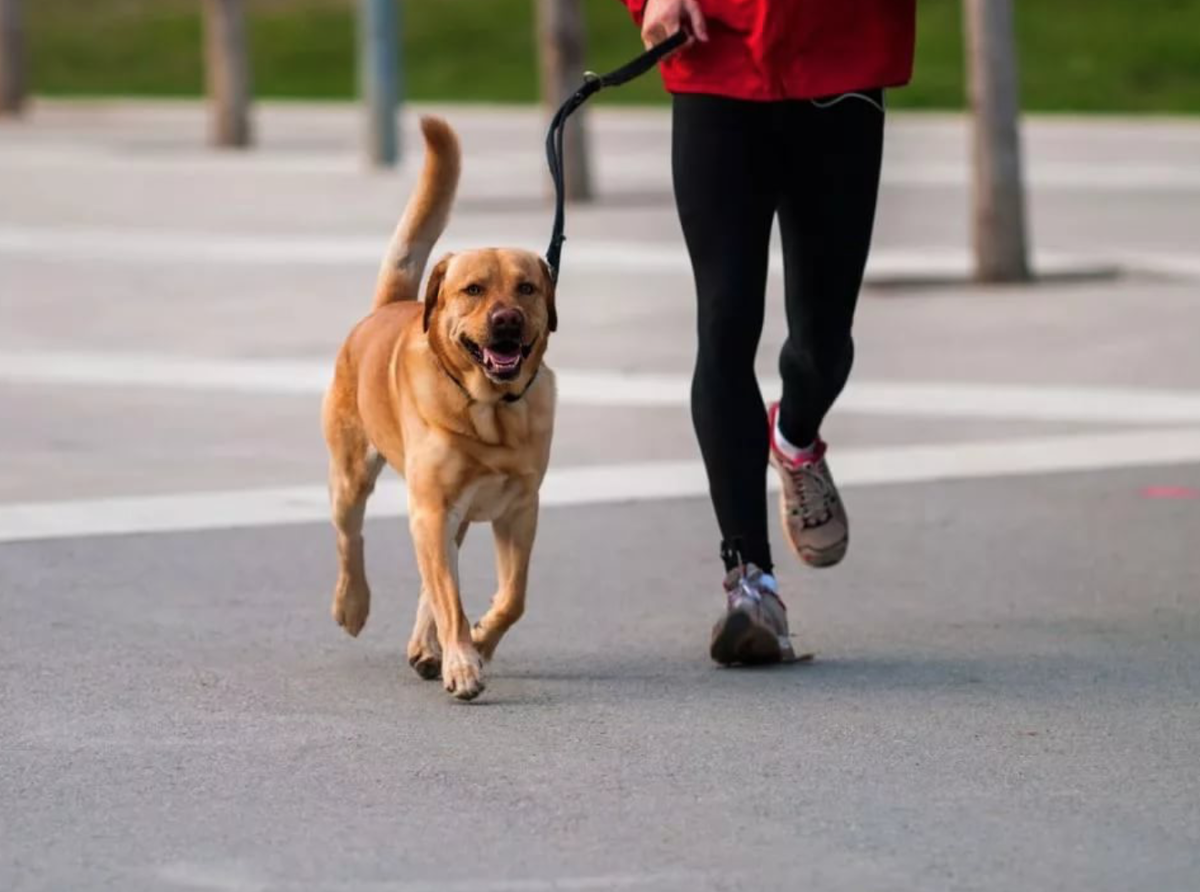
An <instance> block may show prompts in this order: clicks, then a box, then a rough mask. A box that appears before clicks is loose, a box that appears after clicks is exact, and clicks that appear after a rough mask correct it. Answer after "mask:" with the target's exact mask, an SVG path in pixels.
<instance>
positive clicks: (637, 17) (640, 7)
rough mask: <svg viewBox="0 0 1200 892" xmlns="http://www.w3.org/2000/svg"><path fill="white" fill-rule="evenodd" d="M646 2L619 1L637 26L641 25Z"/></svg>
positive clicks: (644, 0)
mask: <svg viewBox="0 0 1200 892" xmlns="http://www.w3.org/2000/svg"><path fill="white" fill-rule="evenodd" d="M646 2H647V0H621V3H623V4H624V5H625V6H626V8H627V9H628V10H629V14H630V15H631V16H633V20H634V21H635V22H637V24H638V25H639V26H640V25H641V24H642V16H644V15H645V14H646Z"/></svg>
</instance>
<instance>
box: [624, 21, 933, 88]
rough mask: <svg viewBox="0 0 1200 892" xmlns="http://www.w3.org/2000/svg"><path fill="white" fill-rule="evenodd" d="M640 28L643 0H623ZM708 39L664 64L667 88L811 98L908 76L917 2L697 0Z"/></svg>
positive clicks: (904, 79)
mask: <svg viewBox="0 0 1200 892" xmlns="http://www.w3.org/2000/svg"><path fill="white" fill-rule="evenodd" d="M622 2H624V3H625V5H626V6H628V7H629V11H630V12H631V13H632V14H633V18H634V21H636V22H637V23H638V25H639V26H640V25H641V22H642V12H643V10H644V8H645V6H646V0H622ZM700 9H701V10H702V11H703V12H704V17H705V20H706V21H707V22H708V42H707V43H694V44H692V46H690V47H688V48H687V49H686V50H683V51H682V52H679V53H676V54H675V55H674V56H672V57H671V58H670V59H667V60H666V61H665V62H663V63H662V65H661V68H662V76H663V82H664V83H665V84H666V87H667V90H669V91H670V92H672V93H711V94H715V95H717V96H732V97H734V98H736V99H754V100H774V99H811V98H813V97H816V96H830V95H832V94H835V93H845V92H848V91H850V90H865V89H869V88H871V87H895V86H899V85H901V84H906V83H908V81H909V78H911V77H912V65H913V48H914V44H915V40H916V38H915V29H916V0H700Z"/></svg>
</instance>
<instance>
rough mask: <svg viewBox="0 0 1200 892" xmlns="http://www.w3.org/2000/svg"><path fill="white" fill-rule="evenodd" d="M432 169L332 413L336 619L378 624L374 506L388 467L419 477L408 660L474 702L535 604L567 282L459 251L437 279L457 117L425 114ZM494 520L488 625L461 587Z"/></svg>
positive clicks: (412, 517)
mask: <svg viewBox="0 0 1200 892" xmlns="http://www.w3.org/2000/svg"><path fill="white" fill-rule="evenodd" d="M421 129H422V131H423V132H424V135H425V162H424V166H423V169H422V171H421V177H420V182H419V184H418V185H417V188H416V191H415V192H414V193H413V195H412V197H411V198H410V199H409V202H408V206H407V207H406V208H405V210H404V215H403V216H402V218H401V219H400V223H399V225H398V226H397V227H396V232H395V234H394V235H393V237H392V242H391V244H390V246H389V247H388V250H387V255H386V256H385V258H384V261H383V266H382V268H381V269H380V273H379V282H378V285H377V288H376V292H375V301H374V307H373V309H372V312H371V314H370V315H369V316H367V317H366V318H365V319H363V320H362V321H361V322H360V323H359V324H358V325H357V326H356V327H355V328H354V329H353V331H351V332H350V335H349V337H348V338H347V339H346V341H345V343H344V344H343V346H342V349H341V352H340V353H339V354H338V358H337V365H336V368H335V371H334V378H333V383H332V385H331V386H330V388H329V391H328V393H327V394H326V397H325V404H324V412H323V416H324V417H323V420H324V428H325V439H326V442H327V443H328V445H329V454H330V465H329V489H330V498H331V501H332V505H333V525H334V527H335V529H336V531H337V547H338V558H339V564H340V566H339V573H338V581H337V586H336V588H335V589H334V593H333V617H334V619H336V620H337V622H338V623H339V624H340V625H341V626H342V627H343V628H344V629H345V630H346V631H347V632H349V633H350V634H351V635H357V634H358V633H359V632H360V631H361V630H362V628H363V625H364V624H365V623H366V621H367V612H368V609H369V607H370V600H371V593H370V589H369V588H368V586H367V578H366V573H365V568H364V564H363V537H362V528H363V514H364V511H365V508H366V502H367V497H368V496H369V495H370V494H371V490H372V489H373V488H374V485H375V478H376V477H377V476H378V475H379V472H380V470H381V469H382V468H383V464H384V462H387V463H388V464H390V465H391V466H392V467H393V468H395V469H396V470H397V471H398V472H399V473H400V474H401V475H402V476H403V477H404V479H405V480H406V481H407V485H408V516H409V527H410V529H411V531H412V538H413V544H414V546H415V549H416V556H417V564H418V567H419V569H420V573H421V596H420V602H419V603H418V605H417V618H416V624H415V625H414V626H413V630H412V638H411V639H410V641H409V644H408V661H409V663H410V665H412V667H413V668H414V669H415V670H416V671H417V673H418V674H419V675H420V676H422V677H423V678H437V677H438V675H439V673H440V674H441V677H442V681H443V683H444V684H445V687H446V690H447V691H449V692H450V693H452V694H453V695H454V696H456V697H458V698H460V699H463V700H471V699H474V698H475V697H477V696H478V695H479V694H480V692H482V691H483V687H484V683H483V662H484V660H487V659H490V658H491V656H492V654H493V652H494V651H495V649H496V645H497V644H498V643H499V641H500V638H501V637H502V636H503V635H504V633H505V632H506V631H507V630H508V628H509V627H510V626H512V624H513V623H515V622H516V621H517V620H518V619H519V618H520V616H521V613H522V611H523V610H524V609H525V587H526V582H527V580H528V575H529V556H530V552H531V550H532V548H533V539H534V534H535V531H536V529H537V515H538V487H539V486H540V485H541V482H542V477H543V476H544V475H545V473H546V464H547V461H548V459H549V455H550V437H551V433H552V429H553V423H554V376H553V374H552V373H551V371H550V369H549V368H547V367H546V366H545V365H543V364H542V356H543V354H544V353H545V350H546V341H547V339H548V338H549V336H550V332H552V331H554V329H555V325H556V317H555V310H554V282H553V280H552V279H551V276H550V271H549V269H548V267H547V266H546V264H545V262H544V261H542V260H541V259H540V258H539V257H537V256H536V255H535V254H532V253H530V252H528V251H518V250H509V249H500V248H487V249H483V250H477V251H468V252H464V253H461V254H452V255H447V256H446V257H443V258H442V259H441V260H439V261H438V263H437V264H436V265H435V266H434V268H433V271H432V272H431V273H430V276H429V282H428V283H427V284H426V286H425V300H424V303H419V302H418V301H417V294H418V289H419V285H420V281H421V275H422V273H423V271H424V269H425V264H426V261H427V260H428V259H429V253H430V251H431V249H432V248H433V245H434V243H435V242H436V241H437V239H438V237H439V236H440V235H441V234H442V231H443V230H444V229H445V226H446V221H447V218H448V217H449V214H450V206H451V204H452V203H453V201H454V193H455V190H456V188H457V186H458V177H459V169H460V166H461V151H460V149H459V144H458V138H457V136H456V135H455V133H454V131H453V130H452V129H451V128H450V126H449V125H448V124H447V123H446V122H445V121H442V120H440V119H438V118H432V117H426V118H423V119H422V120H421ZM485 521H488V522H491V524H492V531H493V534H494V536H495V546H496V566H497V573H498V576H499V589H498V591H497V592H496V595H495V597H494V599H493V601H492V604H491V608H490V609H489V610H488V611H487V612H486V613H485V614H484V615H483V617H482V618H481V619H480V620H479V622H477V623H476V624H475V625H474V627H472V626H471V625H470V623H469V622H468V620H467V617H466V615H465V614H464V612H463V606H462V600H461V598H460V596H459V588H458V549H459V547H460V546H461V545H462V541H463V537H464V536H465V535H466V532H467V527H468V526H469V525H470V524H472V523H476V522H485Z"/></svg>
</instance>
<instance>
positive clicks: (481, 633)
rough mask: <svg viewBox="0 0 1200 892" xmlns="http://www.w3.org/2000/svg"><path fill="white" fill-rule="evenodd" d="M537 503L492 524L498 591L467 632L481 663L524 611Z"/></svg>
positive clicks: (534, 500) (525, 506)
mask: <svg viewBox="0 0 1200 892" xmlns="http://www.w3.org/2000/svg"><path fill="white" fill-rule="evenodd" d="M537 517H538V503H537V496H536V495H535V496H534V497H533V499H532V501H530V502H526V503H523V504H521V505H518V506H516V507H514V508H513V509H512V510H511V511H509V512H508V513H507V514H505V515H504V516H503V517H500V518H497V519H496V521H495V522H494V523H493V524H492V531H493V533H494V536H495V540H496V576H497V577H498V580H499V588H498V589H497V591H496V596H495V597H494V598H493V599H492V606H491V608H490V609H489V610H488V612H487V613H485V614H484V615H483V616H482V617H481V618H480V620H479V622H477V623H476V624H475V628H473V629H472V630H471V639H472V640H473V641H474V642H475V646H476V647H477V648H479V653H480V654H482V655H483V658H484V659H485V660H490V659H491V658H492V654H493V653H495V652H496V645H497V644H499V643H500V639H501V638H502V637H503V636H504V633H505V632H507V631H508V630H509V629H510V628H511V627H512V625H513V624H514V623H515V622H516V621H517V620H519V619H520V618H521V614H523V613H524V612H525V589H526V586H527V585H528V582H529V558H530V555H531V554H532V553H533V540H534V537H535V536H536V535H537Z"/></svg>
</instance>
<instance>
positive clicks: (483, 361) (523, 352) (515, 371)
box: [462, 335, 533, 381]
mask: <svg viewBox="0 0 1200 892" xmlns="http://www.w3.org/2000/svg"><path fill="white" fill-rule="evenodd" d="M462 345H463V349H465V350H466V351H467V353H468V354H470V356H471V358H472V359H473V360H475V361H476V362H477V363H479V365H481V366H482V367H483V370H484V372H486V373H487V376H488V377H489V378H492V379H493V380H495V381H511V380H513V379H514V378H516V377H517V375H519V374H520V373H521V363H523V362H524V361H525V358H526V357H527V356H529V352H530V351H531V350H532V349H533V344H532V343H529V344H522V343H521V342H520V341H518V340H515V339H511V338H508V339H501V340H496V341H492V342H491V343H490V344H488V345H487V346H486V347H481V346H480V345H479V344H477V343H475V342H474V341H472V340H471V339H470V338H468V337H466V336H465V335H464V336H463V338H462Z"/></svg>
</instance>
